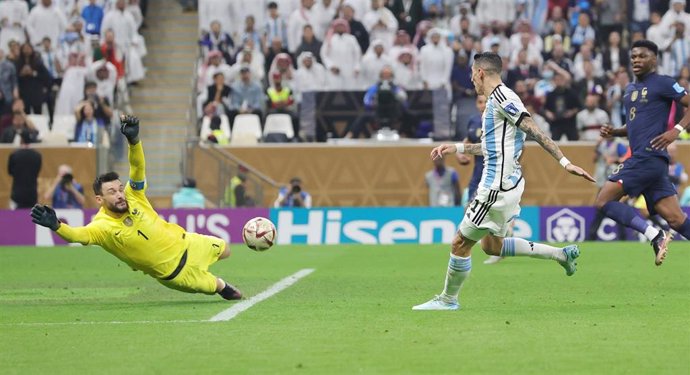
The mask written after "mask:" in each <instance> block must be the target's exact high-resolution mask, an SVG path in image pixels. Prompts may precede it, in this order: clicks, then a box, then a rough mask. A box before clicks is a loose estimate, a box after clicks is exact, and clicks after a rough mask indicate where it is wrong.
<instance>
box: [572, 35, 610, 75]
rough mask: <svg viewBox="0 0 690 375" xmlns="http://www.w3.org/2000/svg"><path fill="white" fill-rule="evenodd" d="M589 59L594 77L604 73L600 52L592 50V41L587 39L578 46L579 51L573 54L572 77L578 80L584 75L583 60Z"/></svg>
mask: <svg viewBox="0 0 690 375" xmlns="http://www.w3.org/2000/svg"><path fill="white" fill-rule="evenodd" d="M585 61H590V62H591V63H592V68H593V70H594V76H595V77H602V76H603V75H604V67H603V63H602V57H601V54H600V53H598V52H596V51H595V50H594V41H587V42H585V44H583V45H582V46H581V47H580V52H578V53H577V54H575V58H574V59H573V71H572V72H571V73H572V74H573V79H574V80H575V81H579V80H581V79H582V78H584V77H585V69H584V62H585Z"/></svg>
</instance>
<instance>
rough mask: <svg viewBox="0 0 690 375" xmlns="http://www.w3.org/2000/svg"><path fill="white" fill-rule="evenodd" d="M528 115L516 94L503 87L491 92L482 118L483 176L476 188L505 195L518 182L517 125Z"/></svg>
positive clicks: (522, 140)
mask: <svg viewBox="0 0 690 375" xmlns="http://www.w3.org/2000/svg"><path fill="white" fill-rule="evenodd" d="M529 115H530V114H529V112H527V110H526V109H525V106H524V105H523V104H522V101H521V100H520V98H519V97H518V96H517V94H515V92H513V90H511V89H509V88H508V87H506V86H505V85H503V84H500V85H498V86H496V88H495V89H494V90H493V91H492V92H491V95H489V97H488V98H487V101H486V109H485V110H484V113H483V115H482V130H483V131H482V138H481V141H482V153H483V154H484V172H483V174H482V179H481V182H480V183H479V186H481V187H484V188H487V189H492V190H500V191H509V190H512V189H514V188H515V187H516V186H517V185H518V183H519V182H520V180H521V179H522V167H521V166H520V162H519V161H518V159H520V155H521V154H522V146H523V145H524V144H525V137H526V134H525V132H523V131H522V130H520V122H522V119H523V118H525V117H526V116H529Z"/></svg>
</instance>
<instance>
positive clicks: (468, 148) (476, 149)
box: [463, 143, 482, 155]
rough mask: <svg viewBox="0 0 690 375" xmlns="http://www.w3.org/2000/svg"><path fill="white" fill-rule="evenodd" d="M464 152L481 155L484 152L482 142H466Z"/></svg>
mask: <svg viewBox="0 0 690 375" xmlns="http://www.w3.org/2000/svg"><path fill="white" fill-rule="evenodd" d="M463 154H469V155H481V154H482V144H481V143H465V152H463Z"/></svg>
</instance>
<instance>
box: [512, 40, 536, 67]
mask: <svg viewBox="0 0 690 375" xmlns="http://www.w3.org/2000/svg"><path fill="white" fill-rule="evenodd" d="M518 35H519V36H520V45H519V46H517V47H515V48H513V53H512V54H511V56H510V67H511V68H514V67H516V66H517V65H518V64H519V62H518V55H519V54H520V52H521V51H525V53H526V54H527V63H528V64H529V65H535V66H537V67H541V65H542V64H543V63H544V58H543V57H542V55H541V49H540V48H539V47H538V45H539V44H538V43H535V42H534V41H533V39H532V35H531V34H530V33H521V34H518ZM537 39H539V40H541V38H539V37H537Z"/></svg>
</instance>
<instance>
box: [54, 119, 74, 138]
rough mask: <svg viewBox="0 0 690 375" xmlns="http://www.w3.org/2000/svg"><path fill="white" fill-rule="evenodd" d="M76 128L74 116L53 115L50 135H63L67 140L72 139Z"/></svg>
mask: <svg viewBox="0 0 690 375" xmlns="http://www.w3.org/2000/svg"><path fill="white" fill-rule="evenodd" d="M76 126H77V118H76V117H75V116H74V115H55V118H54V119H53V129H52V130H51V133H60V134H64V136H65V137H67V139H73V138H74V128H76Z"/></svg>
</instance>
